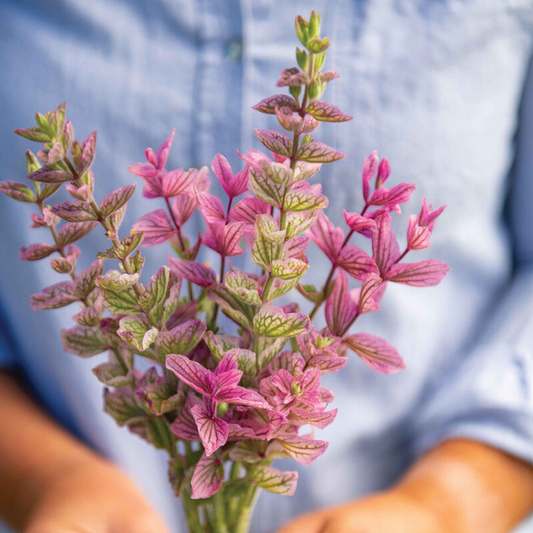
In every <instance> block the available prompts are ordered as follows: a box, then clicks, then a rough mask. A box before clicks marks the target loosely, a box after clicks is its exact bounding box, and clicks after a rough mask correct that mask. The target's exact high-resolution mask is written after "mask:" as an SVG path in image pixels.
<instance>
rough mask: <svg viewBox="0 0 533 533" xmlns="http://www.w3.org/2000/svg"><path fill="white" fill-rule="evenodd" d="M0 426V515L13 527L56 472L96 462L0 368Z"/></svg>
mask: <svg viewBox="0 0 533 533" xmlns="http://www.w3.org/2000/svg"><path fill="white" fill-rule="evenodd" d="M0 428H1V429H0V479H1V480H2V483H0V516H2V518H4V519H5V520H6V521H7V523H9V524H10V525H12V526H13V527H14V528H15V529H22V528H23V527H25V525H26V522H27V520H28V519H29V517H30V515H31V511H32V508H33V507H34V506H35V503H36V502H37V500H38V499H39V497H40V496H41V495H42V494H43V493H44V492H45V491H46V489H47V486H48V484H50V483H52V482H53V479H54V478H56V477H57V475H58V473H60V472H61V471H64V470H67V469H70V468H77V467H78V466H79V465H80V464H84V463H85V462H87V461H99V459H98V457H97V456H96V455H95V454H94V453H93V452H91V451H90V450H89V449H88V448H86V447H85V446H84V445H83V444H81V443H79V442H78V441H77V440H76V439H74V438H73V437H71V436H70V435H69V434H68V433H67V432H66V431H64V430H63V429H61V427H60V426H58V425H57V424H56V423H55V422H54V421H53V420H52V419H50V418H49V417H48V416H47V415H46V414H45V413H44V412H43V411H42V410H41V409H40V408H39V407H38V406H37V405H36V404H35V403H34V402H33V401H32V400H31V398H30V397H29V396H28V394H27V393H26V392H25V391H24V389H23V387H22V386H21V385H19V384H18V382H17V380H16V379H15V378H14V377H13V376H11V375H10V374H8V373H5V372H0Z"/></svg>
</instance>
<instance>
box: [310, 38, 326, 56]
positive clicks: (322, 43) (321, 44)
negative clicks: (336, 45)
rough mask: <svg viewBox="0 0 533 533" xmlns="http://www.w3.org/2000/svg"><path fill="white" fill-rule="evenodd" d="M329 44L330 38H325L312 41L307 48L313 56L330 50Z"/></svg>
mask: <svg viewBox="0 0 533 533" xmlns="http://www.w3.org/2000/svg"><path fill="white" fill-rule="evenodd" d="M329 44H330V39H329V37H325V38H324V39H311V40H310V41H309V43H308V45H307V48H308V50H309V51H310V52H312V53H313V54H321V53H322V52H325V51H326V50H327V49H328V48H329Z"/></svg>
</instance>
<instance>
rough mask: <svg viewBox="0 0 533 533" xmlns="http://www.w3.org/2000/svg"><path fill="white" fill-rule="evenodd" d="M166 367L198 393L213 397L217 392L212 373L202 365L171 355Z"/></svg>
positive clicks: (183, 357) (168, 356) (168, 357)
mask: <svg viewBox="0 0 533 533" xmlns="http://www.w3.org/2000/svg"><path fill="white" fill-rule="evenodd" d="M166 367H167V368H168V369H169V370H171V371H172V372H174V374H176V376H177V377H178V378H179V379H181V381H183V382H184V383H185V384H187V385H189V387H191V388H193V389H194V390H195V391H196V392H199V393H200V394H204V395H206V396H211V395H212V394H213V393H214V392H215V390H214V389H215V382H214V379H213V377H212V373H211V372H210V371H209V370H207V368H205V367H204V366H202V365H201V364H200V363H197V362H196V361H191V360H190V359H188V358H187V357H185V356H183V355H179V354H170V355H167V358H166Z"/></svg>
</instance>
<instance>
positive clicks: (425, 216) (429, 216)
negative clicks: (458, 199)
mask: <svg viewBox="0 0 533 533" xmlns="http://www.w3.org/2000/svg"><path fill="white" fill-rule="evenodd" d="M445 208H446V204H444V205H441V206H440V207H439V208H438V209H433V206H432V205H431V204H429V205H428V203H427V199H426V197H425V196H424V198H423V200H422V209H421V210H420V221H419V222H420V224H421V225H422V226H428V227H429V229H430V230H431V231H433V226H434V224H435V220H436V219H437V217H438V216H440V214H441V213H442V212H443V211H444V209H445Z"/></svg>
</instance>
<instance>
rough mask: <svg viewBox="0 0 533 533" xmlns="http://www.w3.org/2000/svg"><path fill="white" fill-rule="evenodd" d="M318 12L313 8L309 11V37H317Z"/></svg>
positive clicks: (318, 34) (318, 33) (319, 17)
mask: <svg viewBox="0 0 533 533" xmlns="http://www.w3.org/2000/svg"><path fill="white" fill-rule="evenodd" d="M320 21H321V16H320V13H319V14H317V13H316V12H315V11H314V10H313V11H311V18H310V20H309V39H318V38H319V36H320Z"/></svg>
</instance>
